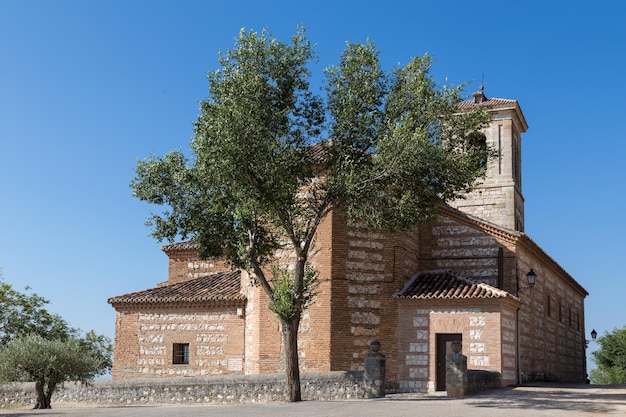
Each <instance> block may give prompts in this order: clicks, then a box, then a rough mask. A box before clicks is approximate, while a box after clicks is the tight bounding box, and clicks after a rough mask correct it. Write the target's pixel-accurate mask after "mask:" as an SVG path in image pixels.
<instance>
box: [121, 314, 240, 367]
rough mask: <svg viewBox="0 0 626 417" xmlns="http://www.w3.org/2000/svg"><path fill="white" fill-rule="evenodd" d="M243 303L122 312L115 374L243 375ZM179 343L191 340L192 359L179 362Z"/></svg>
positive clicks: (190, 353)
mask: <svg viewBox="0 0 626 417" xmlns="http://www.w3.org/2000/svg"><path fill="white" fill-rule="evenodd" d="M242 313H243V304H240V305H223V306H210V307H207V306H202V305H187V306H177V307H176V308H167V306H161V307H155V308H148V307H146V306H144V307H143V308H142V309H141V310H135V309H132V308H120V309H119V310H118V311H117V313H116V314H117V318H116V331H115V352H114V357H113V370H112V377H113V378H114V379H126V378H138V377H146V378H149V377H180V376H207V375H223V374H240V373H243V371H244V368H243V359H244V320H243V314H242ZM174 344H189V363H188V364H173V349H174Z"/></svg>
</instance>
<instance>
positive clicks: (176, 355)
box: [172, 343, 189, 365]
mask: <svg viewBox="0 0 626 417" xmlns="http://www.w3.org/2000/svg"><path fill="white" fill-rule="evenodd" d="M172 363H173V364H174V365H187V364H189V343H174V349H172Z"/></svg>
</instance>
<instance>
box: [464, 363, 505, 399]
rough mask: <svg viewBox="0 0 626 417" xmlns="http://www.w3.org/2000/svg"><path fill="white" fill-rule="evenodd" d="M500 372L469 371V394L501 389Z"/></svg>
mask: <svg viewBox="0 0 626 417" xmlns="http://www.w3.org/2000/svg"><path fill="white" fill-rule="evenodd" d="M501 386H502V385H501V380H500V373H499V372H492V371H483V370H479V369H468V370H467V392H468V393H470V394H472V393H475V392H480V391H487V390H492V389H498V388H501Z"/></svg>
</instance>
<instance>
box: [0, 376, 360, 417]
mask: <svg viewBox="0 0 626 417" xmlns="http://www.w3.org/2000/svg"><path fill="white" fill-rule="evenodd" d="M301 386H302V397H303V399H304V400H317V401H327V400H340V399H355V398H366V390H365V387H364V385H363V375H362V373H354V372H325V373H322V372H320V373H303V374H302V375H301ZM284 387H285V377H284V375H281V374H272V375H238V376H221V377H214V378H169V379H164V378H161V379H136V380H132V381H94V382H92V383H91V384H90V385H84V384H80V383H67V384H65V386H64V387H60V388H57V390H56V391H55V393H54V394H53V396H52V407H53V408H54V407H55V403H64V402H66V403H67V402H72V403H74V402H78V403H85V404H95V405H99V406H103V407H107V406H108V407H119V406H133V405H134V406H139V405H145V404H214V403H243V402H260V403H264V402H272V401H283V400H284V394H283V393H284ZM35 397H36V395H35V387H34V384H33V383H21V384H20V383H18V384H11V385H4V386H0V409H3V408H14V407H16V406H19V405H29V404H34V401H35Z"/></svg>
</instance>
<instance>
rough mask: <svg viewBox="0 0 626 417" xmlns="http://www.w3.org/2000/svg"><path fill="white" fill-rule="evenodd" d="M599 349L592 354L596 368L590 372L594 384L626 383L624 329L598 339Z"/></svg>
mask: <svg viewBox="0 0 626 417" xmlns="http://www.w3.org/2000/svg"><path fill="white" fill-rule="evenodd" d="M597 342H598V344H599V345H600V349H599V350H597V351H595V352H592V355H593V358H594V361H595V363H596V366H597V368H596V369H593V370H592V371H591V374H590V377H591V381H592V382H593V383H594V384H624V383H626V327H623V328H621V329H615V330H613V332H612V333H606V334H605V335H604V336H602V337H600V338H598V340H597Z"/></svg>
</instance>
